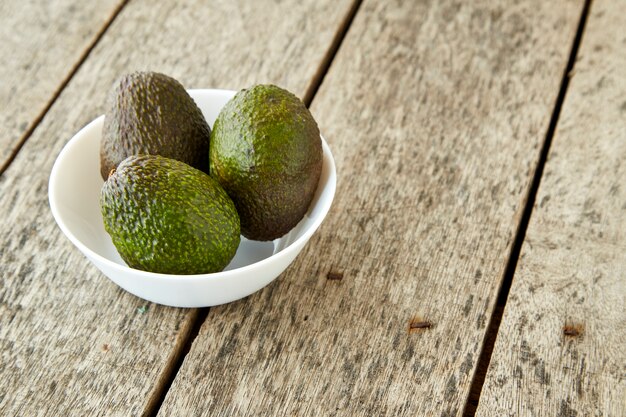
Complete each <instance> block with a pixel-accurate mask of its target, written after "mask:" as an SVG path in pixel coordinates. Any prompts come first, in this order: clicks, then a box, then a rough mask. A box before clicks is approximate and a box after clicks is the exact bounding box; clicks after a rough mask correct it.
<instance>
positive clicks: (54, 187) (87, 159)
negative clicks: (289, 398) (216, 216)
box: [49, 90, 336, 276]
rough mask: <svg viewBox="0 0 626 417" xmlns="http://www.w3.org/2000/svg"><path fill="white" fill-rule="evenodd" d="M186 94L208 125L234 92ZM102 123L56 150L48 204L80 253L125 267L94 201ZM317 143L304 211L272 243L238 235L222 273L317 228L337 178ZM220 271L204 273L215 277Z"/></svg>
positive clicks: (272, 252) (90, 126)
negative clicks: (314, 175)
mask: <svg viewBox="0 0 626 417" xmlns="http://www.w3.org/2000/svg"><path fill="white" fill-rule="evenodd" d="M189 93H190V95H191V96H192V97H193V98H194V100H195V101H196V103H197V104H198V107H200V109H201V110H202V112H203V114H204V116H205V118H206V120H207V122H208V123H209V125H211V126H213V123H214V122H215V119H216V118H217V115H218V114H219V111H220V110H221V108H222V107H223V106H224V104H226V102H227V101H228V100H229V99H230V98H231V97H232V96H233V95H234V93H235V92H233V91H226V90H189ZM103 122H104V117H103V116H101V117H99V118H97V119H96V120H94V121H93V122H91V123H90V124H88V125H87V126H85V127H84V128H83V129H82V130H81V131H80V132H78V133H77V134H76V135H75V136H74V137H73V138H72V139H71V140H70V141H69V142H68V143H67V145H66V146H65V148H64V149H63V150H62V152H61V153H60V154H59V157H58V158H57V161H56V163H55V166H54V168H53V170H52V174H51V176H50V187H49V193H50V196H49V197H50V205H51V208H52V212H53V215H54V217H55V219H56V221H57V223H58V224H59V227H60V228H61V230H62V231H63V232H64V233H65V234H66V235H67V236H68V238H69V239H70V240H71V241H72V242H73V243H74V244H75V245H76V246H77V247H78V248H79V249H80V250H81V251H82V252H83V253H84V254H85V255H87V256H88V257H89V258H91V259H92V260H93V259H94V258H96V259H97V260H98V261H100V262H105V263H114V264H117V265H119V266H122V267H125V268H128V267H127V266H126V264H125V263H124V261H123V260H122V258H121V257H120V256H119V254H118V252H117V250H116V249H115V246H113V243H112V241H111V238H110V237H109V235H108V233H106V231H105V230H104V224H103V221H102V216H101V214H100V205H99V199H100V189H101V188H102V184H103V180H102V178H101V176H100V170H99V166H100V160H99V152H100V137H101V131H102V125H103ZM322 145H323V149H324V164H323V169H322V177H321V178H320V183H319V186H318V189H317V192H316V195H315V197H314V200H313V202H312V204H311V206H310V208H309V212H308V213H307V215H306V216H305V217H304V218H303V219H302V221H301V222H300V223H299V224H298V225H297V226H296V227H295V228H294V229H292V230H291V231H290V232H289V233H288V234H287V235H285V236H283V237H281V238H279V239H276V240H274V241H272V242H258V241H251V240H248V239H246V238H244V237H242V239H241V244H240V245H239V248H238V250H237V254H236V255H235V257H234V258H233V260H232V261H231V263H230V264H229V265H228V266H227V267H226V268H225V271H229V270H234V269H239V268H244V267H249V266H250V265H254V264H257V263H259V262H261V261H264V262H267V261H269V260H270V259H271V258H272V257H274V256H276V255H277V254H279V253H280V252H281V251H284V250H285V249H287V248H289V247H290V246H291V245H292V244H293V243H294V242H296V241H298V240H300V239H308V238H309V237H310V235H311V234H312V233H313V232H314V230H315V229H317V227H318V226H319V224H320V223H321V221H322V220H323V218H324V216H325V215H326V213H327V212H328V209H329V208H330V204H331V202H332V199H333V196H334V191H335V178H336V177H335V168H334V161H333V160H332V155H331V154H330V150H329V149H328V146H327V145H326V143H325V141H324V140H323V138H322ZM222 273H223V272H220V273H215V274H205V275H207V276H217V275H219V274H222ZM154 275H160V274H154Z"/></svg>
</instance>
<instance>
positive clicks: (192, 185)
mask: <svg viewBox="0 0 626 417" xmlns="http://www.w3.org/2000/svg"><path fill="white" fill-rule="evenodd" d="M100 207H101V210H102V217H103V219H104V227H105V229H106V231H107V232H108V233H109V235H110V236H111V238H112V240H113V244H114V245H115V247H116V248H117V250H118V252H119V254H120V255H121V257H122V259H124V261H126V263H127V264H128V265H129V266H130V267H131V268H135V269H141V270H144V271H151V272H159V273H165V274H204V273H210V272H218V271H221V270H222V269H224V268H225V267H226V265H228V263H229V262H230V261H231V259H232V258H233V257H234V256H235V253H236V251H237V247H238V246H239V241H240V236H239V233H240V230H239V216H238V214H237V211H236V209H235V206H234V204H233V202H232V200H231V199H230V198H229V197H228V195H227V194H226V192H225V191H224V190H223V189H222V187H220V185H219V184H218V183H217V181H215V180H214V179H213V178H211V177H210V176H209V175H208V174H205V173H204V172H202V171H200V170H197V169H195V168H192V167H190V166H189V165H187V164H185V163H183V162H180V161H176V160H174V159H168V158H164V157H161V156H158V155H135V156H130V157H128V158H127V159H125V160H124V161H123V162H122V163H121V164H120V165H119V166H118V168H117V169H116V170H115V171H114V172H113V173H112V174H111V176H110V177H109V179H108V180H107V181H106V182H105V183H104V185H103V187H102V190H101V194H100Z"/></svg>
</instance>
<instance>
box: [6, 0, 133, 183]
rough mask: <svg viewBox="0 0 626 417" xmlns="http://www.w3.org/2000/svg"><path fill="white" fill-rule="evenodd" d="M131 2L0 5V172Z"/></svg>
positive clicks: (67, 0) (61, 1) (59, 1)
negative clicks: (0, 60)
mask: <svg viewBox="0 0 626 417" xmlns="http://www.w3.org/2000/svg"><path fill="white" fill-rule="evenodd" d="M126 2H127V0H122V1H113V0H108V1H102V2H97V3H94V4H93V5H90V4H88V3H84V2H76V1H73V0H57V1H48V2H38V3H37V2H34V1H27V2H19V3H17V2H5V3H4V4H2V5H0V38H2V40H3V42H2V44H1V45H0V54H2V56H3V60H2V62H3V65H2V66H0V79H1V80H2V83H1V84H0V103H1V105H0V176H1V175H2V173H3V172H4V171H6V169H7V168H8V166H9V165H10V164H11V162H12V161H13V159H14V158H15V156H16V155H17V153H18V152H19V150H20V149H21V148H22V146H23V145H24V143H25V142H26V140H28V138H29V137H30V135H31V134H32V133H33V130H35V128H36V127H37V126H38V125H39V123H40V122H41V119H43V117H44V116H45V114H46V113H47V112H48V110H49V109H50V106H52V104H53V103H54V101H55V100H56V99H57V97H58V96H59V94H60V93H61V91H63V89H64V88H65V86H66V85H67V83H68V81H69V80H70V79H71V78H72V77H73V76H74V74H75V73H76V70H77V69H78V68H79V67H80V65H81V63H82V62H83V61H84V60H85V58H86V57H87V56H88V55H89V52H90V51H91V49H92V48H93V47H94V45H95V44H97V43H98V41H99V40H100V38H101V36H102V34H103V33H104V32H106V30H107V28H108V27H109V25H110V24H111V22H112V21H113V20H114V19H115V17H116V16H117V15H118V13H119V12H120V10H121V9H122V8H123V7H124V5H125V4H126ZM88 6H93V7H88Z"/></svg>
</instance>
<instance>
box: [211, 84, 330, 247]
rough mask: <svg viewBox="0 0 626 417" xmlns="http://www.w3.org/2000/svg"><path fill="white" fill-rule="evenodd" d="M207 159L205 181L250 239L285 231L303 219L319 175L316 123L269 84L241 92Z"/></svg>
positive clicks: (221, 120)
mask: <svg viewBox="0 0 626 417" xmlns="http://www.w3.org/2000/svg"><path fill="white" fill-rule="evenodd" d="M209 155H210V156H209V163H210V172H211V176H213V177H214V178H216V179H217V180H218V181H219V183H220V184H221V185H222V187H223V188H224V190H226V192H227V193H228V195H229V196H230V197H231V198H232V199H233V201H234V203H235V206H236V207H237V211H238V212H239V217H240V219H241V232H242V234H243V235H244V236H245V237H247V238H248V239H252V240H273V239H276V238H278V237H281V236H282V235H284V234H285V233H287V232H288V231H290V230H291V229H292V228H293V227H294V226H295V225H296V224H297V223H298V222H299V221H300V220H301V219H302V218H303V217H304V215H305V214H306V212H307V210H308V207H309V205H310V204H311V201H312V199H313V196H314V194H315V190H316V189H317V184H318V181H319V178H320V174H321V170H322V143H321V139H320V132H319V129H318V127H317V123H316V122H315V120H314V119H313V116H312V115H311V113H310V112H309V110H308V109H307V108H306V107H305V106H304V104H303V103H302V101H301V100H300V99H299V98H298V97H296V96H295V95H293V94H291V93H290V92H288V91H286V90H284V89H282V88H279V87H277V86H274V85H256V86H254V87H252V88H249V89H245V90H241V91H240V92H238V93H237V94H236V95H235V97H233V99H231V100H230V101H229V102H228V103H227V104H226V105H225V106H224V108H223V109H222V111H221V112H220V114H219V116H218V117H217V120H216V121H215V124H214V125H213V131H212V133H211V146H210V152H209Z"/></svg>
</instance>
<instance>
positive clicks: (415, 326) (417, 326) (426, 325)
mask: <svg viewBox="0 0 626 417" xmlns="http://www.w3.org/2000/svg"><path fill="white" fill-rule="evenodd" d="M431 327H432V323H431V322H430V321H428V320H422V319H421V318H419V317H415V318H413V319H411V321H410V322H409V332H415V331H419V330H423V329H430V328H431Z"/></svg>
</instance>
